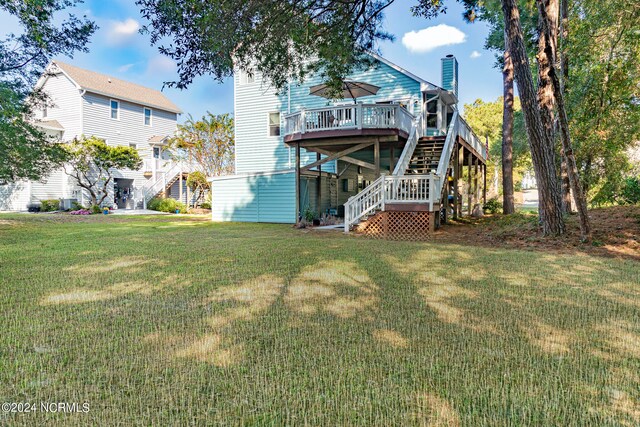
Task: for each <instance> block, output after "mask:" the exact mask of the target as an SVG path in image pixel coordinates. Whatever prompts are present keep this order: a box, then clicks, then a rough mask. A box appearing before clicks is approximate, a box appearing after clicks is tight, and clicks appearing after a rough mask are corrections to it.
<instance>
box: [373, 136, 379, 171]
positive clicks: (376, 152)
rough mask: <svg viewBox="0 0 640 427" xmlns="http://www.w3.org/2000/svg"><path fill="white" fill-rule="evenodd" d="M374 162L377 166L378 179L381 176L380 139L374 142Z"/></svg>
mask: <svg viewBox="0 0 640 427" xmlns="http://www.w3.org/2000/svg"><path fill="white" fill-rule="evenodd" d="M373 164H374V165H375V167H376V179H377V178H378V177H379V176H380V141H379V140H376V142H375V143H374V144H373Z"/></svg>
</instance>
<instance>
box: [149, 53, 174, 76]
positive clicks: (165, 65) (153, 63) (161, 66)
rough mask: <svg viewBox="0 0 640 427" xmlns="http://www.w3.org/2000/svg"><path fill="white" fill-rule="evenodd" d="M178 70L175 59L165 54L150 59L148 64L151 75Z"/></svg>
mask: <svg viewBox="0 0 640 427" xmlns="http://www.w3.org/2000/svg"><path fill="white" fill-rule="evenodd" d="M175 71H176V63H175V62H174V61H173V59H171V58H169V57H167V56H164V55H156V56H154V57H153V58H151V59H150V60H149V64H148V65H147V73H148V74H151V75H159V74H168V73H174V72H175Z"/></svg>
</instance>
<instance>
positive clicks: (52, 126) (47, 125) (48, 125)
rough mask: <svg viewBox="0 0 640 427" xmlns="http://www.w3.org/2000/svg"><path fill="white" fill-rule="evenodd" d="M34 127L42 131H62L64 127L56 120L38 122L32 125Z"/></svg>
mask: <svg viewBox="0 0 640 427" xmlns="http://www.w3.org/2000/svg"><path fill="white" fill-rule="evenodd" d="M34 124H35V125H36V126H38V127H41V128H43V129H49V130H57V131H64V126H62V125H61V124H60V122H59V121H57V120H40V121H37V122H35V123H34Z"/></svg>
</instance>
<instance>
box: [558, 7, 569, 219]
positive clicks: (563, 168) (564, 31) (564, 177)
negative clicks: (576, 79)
mask: <svg viewBox="0 0 640 427" xmlns="http://www.w3.org/2000/svg"><path fill="white" fill-rule="evenodd" d="M568 25H569V0H561V1H560V35H561V41H562V45H561V48H559V49H558V52H559V55H560V69H561V70H562V80H563V82H564V92H565V93H567V89H568V86H567V85H568V83H569V56H568V55H567V49H565V43H566V40H567V36H568V35H569V27H568ZM560 181H561V186H562V210H563V212H564V213H567V214H570V213H572V212H573V208H572V207H571V183H570V182H569V173H568V172H567V161H566V157H565V155H564V150H561V153H560Z"/></svg>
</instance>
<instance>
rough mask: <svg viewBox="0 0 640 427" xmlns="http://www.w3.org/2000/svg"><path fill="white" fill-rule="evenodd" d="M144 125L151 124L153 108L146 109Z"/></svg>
mask: <svg viewBox="0 0 640 427" xmlns="http://www.w3.org/2000/svg"><path fill="white" fill-rule="evenodd" d="M144 125H145V126H151V108H146V107H145V109H144Z"/></svg>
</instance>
